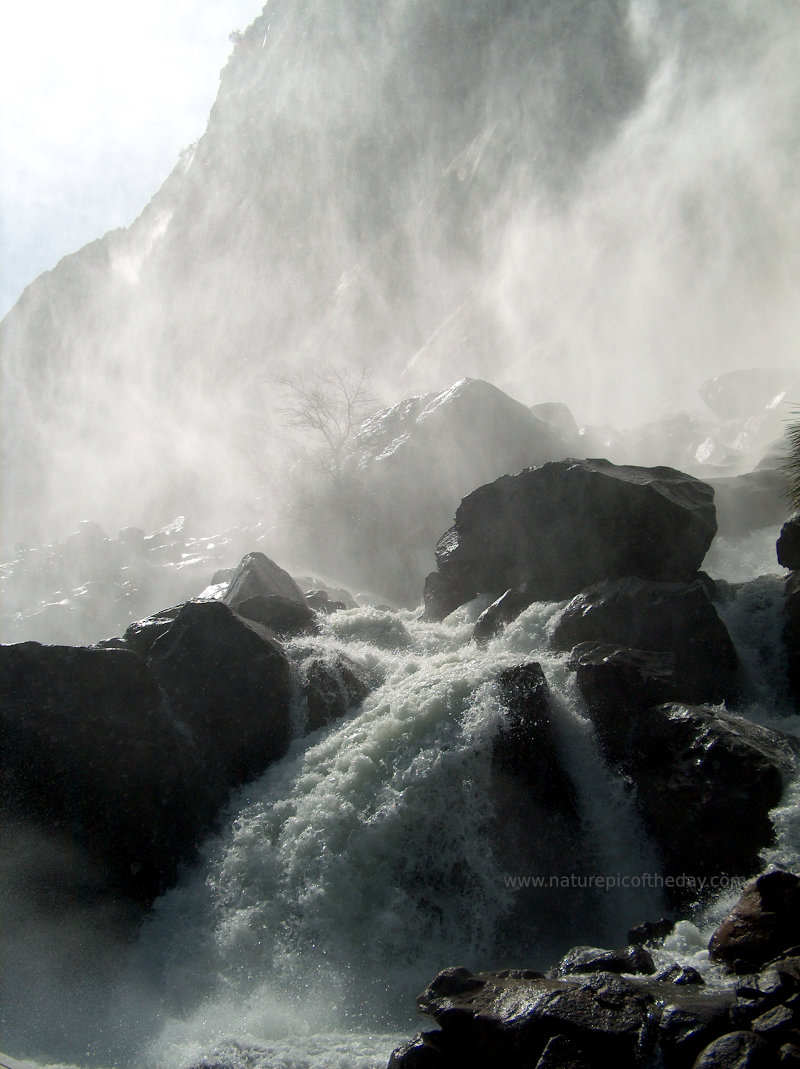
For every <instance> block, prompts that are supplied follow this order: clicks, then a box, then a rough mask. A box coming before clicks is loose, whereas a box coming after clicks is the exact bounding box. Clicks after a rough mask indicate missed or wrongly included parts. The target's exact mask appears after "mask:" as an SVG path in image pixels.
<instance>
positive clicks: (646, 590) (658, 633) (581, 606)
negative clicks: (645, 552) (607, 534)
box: [551, 578, 737, 702]
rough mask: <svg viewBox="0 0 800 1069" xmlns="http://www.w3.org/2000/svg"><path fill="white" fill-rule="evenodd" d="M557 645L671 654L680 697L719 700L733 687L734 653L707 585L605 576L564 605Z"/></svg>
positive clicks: (556, 630) (554, 637)
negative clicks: (608, 645) (592, 645)
mask: <svg viewBox="0 0 800 1069" xmlns="http://www.w3.org/2000/svg"><path fill="white" fill-rule="evenodd" d="M551 641H552V644H553V646H554V647H555V648H556V649H559V650H569V649H571V648H573V647H575V646H577V645H579V644H580V643H584V642H595V643H612V644H616V645H620V646H627V647H629V648H630V649H635V650H643V651H644V650H650V651H655V652H659V653H666V654H672V655H673V656H674V658H675V688H676V689H675V694H676V696H677V697H679V698H680V700H682V701H688V702H708V701H721V700H723V699H724V698H727V697H731V696H732V695H733V694H734V693H735V689H736V668H737V657H736V651H735V649H734V646H733V642H732V641H731V638H730V635H729V634H728V631H727V628H726V627H725V625H724V624H723V622H722V620H721V619H720V618H719V616H718V615H717V612H716V609H715V608H714V606H713V604H712V602H711V600H710V598H709V597H708V594H707V592H706V589H705V586H704V585H703V584H702V583H701V582H699V581H697V582H694V583H691V584H684V583H654V582H646V581H643V580H640V579H632V578H625V579H609V580H607V581H605V582H603V583H599V584H597V585H596V586H593V587H591V588H590V589H589V590H587V591H585V592H584V593H583V594H579V595H578V596H577V597H575V598H573V600H572V601H571V602H570V603H569V605H567V606H566V608H565V609H564V611H563V613H562V614H561V616H560V617H559V619H558V621H557V623H556V626H555V628H554V630H553V634H552V639H551Z"/></svg>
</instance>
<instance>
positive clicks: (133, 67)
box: [0, 0, 264, 315]
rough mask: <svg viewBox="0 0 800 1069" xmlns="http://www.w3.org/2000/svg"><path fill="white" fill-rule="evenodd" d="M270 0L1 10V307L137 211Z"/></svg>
mask: <svg viewBox="0 0 800 1069" xmlns="http://www.w3.org/2000/svg"><path fill="white" fill-rule="evenodd" d="M263 6H264V0H137V2H136V3H135V4H128V3H124V4H123V3H120V2H119V0H72V2H71V3H69V4H65V3H63V0H30V2H28V3H25V2H23V0H10V2H9V4H7V5H6V6H5V8H4V13H3V15H2V16H0V315H2V314H4V313H5V312H6V311H7V310H8V308H9V307H10V306H11V305H12V304H13V303H14V301H16V299H17V297H18V296H19V294H20V292H21V291H22V289H23V288H24V286H26V285H27V284H28V283H29V282H31V281H32V280H33V279H34V278H35V277H36V276H37V275H39V274H41V272H42V271H46V270H48V269H49V268H51V267H54V266H55V264H56V263H57V262H58V260H60V259H61V257H62V256H64V255H66V254H67V253H69V252H74V251H75V250H76V249H78V248H80V247H81V246H82V245H85V244H86V243H87V242H88V241H91V240H93V239H94V238H97V237H100V236H101V235H102V234H104V233H105V232H106V231H107V230H110V229H112V228H114V227H118V226H125V225H127V224H129V223H130V222H132V221H133V219H134V218H135V217H136V216H137V215H138V214H139V212H140V211H141V210H142V208H143V207H144V206H145V204H146V203H147V201H148V200H149V199H150V197H151V195H152V194H153V193H154V192H155V190H156V189H157V188H158V187H159V186H160V185H161V183H162V182H163V181H164V179H165V178H166V177H167V175H168V174H169V172H170V171H171V169H172V167H173V166H174V164H175V162H176V161H177V158H178V153H179V152H180V150H181V149H182V148H184V147H185V146H186V145H188V144H191V143H192V142H193V141H195V140H197V138H198V137H199V136H200V135H201V134H202V132H203V130H204V128H205V124H206V119H207V117H208V112H209V110H210V108H211V105H212V104H213V102H214V97H215V95H216V92H217V85H218V81H219V71H220V69H221V68H222V67H223V66H224V64H225V61H226V59H227V57H228V55H229V54H230V51H231V48H232V45H231V42H230V40H229V35H230V33H231V32H232V31H233V30H241V29H244V27H245V26H247V25H248V24H249V23H250V22H252V20H253V19H254V18H255V17H256V15H258V14H259V13H260V12H261V9H262V7H263Z"/></svg>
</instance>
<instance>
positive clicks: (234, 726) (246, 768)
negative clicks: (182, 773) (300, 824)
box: [148, 596, 302, 791]
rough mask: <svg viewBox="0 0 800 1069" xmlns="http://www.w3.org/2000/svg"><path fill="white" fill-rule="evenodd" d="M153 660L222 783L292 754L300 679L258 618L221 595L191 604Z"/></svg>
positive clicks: (214, 778)
mask: <svg viewBox="0 0 800 1069" xmlns="http://www.w3.org/2000/svg"><path fill="white" fill-rule="evenodd" d="M301 597H302V596H301ZM148 663H149V665H150V667H151V669H152V671H153V674H154V675H155V677H156V679H157V681H158V683H159V685H160V686H161V688H162V690H163V691H164V694H165V695H166V698H167V701H168V702H169V705H170V708H171V709H172V710H173V712H174V714H175V715H176V716H177V717H178V718H180V719H181V720H182V721H183V722H184V723H185V724H186V725H187V726H188V728H189V730H190V731H191V733H192V736H193V741H194V745H195V747H196V748H197V750H198V751H199V752H200V753H202V754H203V755H206V757H207V758H210V759H211V761H210V767H209V768H208V770H207V775H208V778H209V780H210V781H211V782H212V783H216V784H217V785H218V787H219V789H221V790H224V791H227V790H230V789H231V788H233V787H236V786H238V785H240V784H241V783H244V782H245V781H246V780H248V779H250V778H252V777H253V776H256V775H259V774H260V773H261V772H263V771H264V769H265V768H267V766H268V765H269V764H271V763H272V762H273V761H275V760H277V759H278V758H279V757H282V756H283V754H284V753H285V752H286V749H287V747H288V745H289V739H290V736H291V702H292V698H293V695H294V693H295V686H296V680H295V676H294V673H293V671H292V668H291V665H290V663H289V661H288V659H287V657H286V654H285V653H284V652H283V650H282V649H281V647H280V646H279V645H278V643H277V642H275V641H274V639H273V638H272V637H271V636H270V634H269V632H268V631H267V630H266V629H265V628H263V627H261V625H260V624H256V623H253V621H251V620H245V619H244V618H243V617H241V616H239V615H237V614H236V613H235V612H234V611H233V610H232V609H230V608H228V606H227V605H224V604H223V603H222V602H220V601H205V602H203V601H197V602H187V604H186V605H184V606H183V607H182V608H181V610H180V612H179V613H178V615H177V616H176V618H175V621H174V623H173V625H172V627H171V628H170V629H169V631H167V632H166V633H165V634H164V635H162V636H161V637H160V638H159V639H157V640H156V642H155V643H154V644H153V647H152V649H151V651H150V657H149V662H148Z"/></svg>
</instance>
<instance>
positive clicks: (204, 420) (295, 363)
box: [0, 0, 800, 545]
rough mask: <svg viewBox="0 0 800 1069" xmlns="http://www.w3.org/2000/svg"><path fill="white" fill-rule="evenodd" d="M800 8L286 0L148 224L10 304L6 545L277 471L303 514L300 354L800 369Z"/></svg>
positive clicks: (559, 396) (192, 511)
mask: <svg viewBox="0 0 800 1069" xmlns="http://www.w3.org/2000/svg"><path fill="white" fill-rule="evenodd" d="M799 22H800V14H799V13H798V12H797V11H796V9H795V8H794V7H792V6H789V5H786V4H784V3H780V2H778V0H770V2H767V3H764V4H761V5H759V8H758V10H757V11H754V10H753V9H752V8H751V6H750V5H747V4H742V3H739V2H735V0H724V2H723V0H720V2H718V3H715V4H713V5H709V4H708V3H699V2H692V3H687V4H682V5H680V7H679V8H674V7H673V6H672V5H669V4H666V3H659V2H655V0H631V2H630V3H612V2H611V0H607V2H602V3H597V2H591V3H589V2H584V3H581V4H578V5H569V6H567V5H562V4H559V3H556V2H541V0H536V2H534V0H529V2H525V3H497V4H492V5H486V4H485V3H478V2H471V3H466V4H465V3H460V4H452V3H445V2H441V3H436V4H430V3H428V2H423V0H402V2H401V0H384V2H383V3H379V4H370V5H342V4H337V5H313V4H300V3H291V4H290V3H287V2H285V0H273V2H271V3H270V4H268V5H267V6H266V7H265V9H264V12H263V14H262V15H261V16H260V17H259V18H258V19H256V20H255V22H254V23H253V24H252V26H251V27H250V28H249V29H248V30H247V31H246V32H245V33H244V34H242V35H240V36H239V38H238V41H237V44H236V48H235V50H234V53H233V56H232V58H231V60H230V61H229V63H228V66H227V67H226V68H225V70H224V71H223V75H222V81H221V86H220V94H219V97H218V100H217V103H216V105H215V107H214V109H213V111H212V114H211V118H210V121H209V126H208V130H207V132H206V134H205V136H204V137H203V138H202V139H201V141H200V142H199V143H198V144H197V145H196V146H195V147H194V148H193V149H192V150H190V151H187V152H186V153H185V154H184V156H183V158H182V160H181V161H180V163H179V165H178V167H177V168H176V170H175V172H174V173H173V175H172V176H171V177H170V179H169V180H168V182H167V183H166V184H165V186H164V187H163V188H162V189H161V190H160V191H159V193H158V194H157V195H156V196H155V197H154V199H153V201H152V202H151V204H150V205H149V206H148V208H147V209H146V211H145V212H144V213H143V214H142V216H141V217H140V218H139V219H138V220H137V221H136V222H135V223H134V224H133V225H132V226H131V228H130V229H129V230H128V231H116V232H113V233H112V234H109V235H107V236H106V238H104V239H103V240H102V241H101V242H97V243H94V244H93V245H91V246H87V247H86V248H85V249H83V250H81V252H79V253H78V254H76V255H75V256H73V257H71V258H67V259H66V260H65V261H63V262H62V263H61V264H60V265H59V266H58V268H57V269H56V270H55V271H53V272H50V273H48V274H47V275H44V276H42V277H41V278H40V279H39V280H38V281H37V282H36V283H35V284H34V285H33V286H31V287H29V289H28V290H27V291H26V292H25V294H24V295H23V297H22V298H21V300H20V301H19V303H18V305H17V306H16V307H15V309H13V310H12V312H11V313H10V314H9V315H8V316H7V317H6V320H5V321H4V323H3V325H2V328H1V335H2V336H1V337H0V344H2V353H3V395H2V396H3V401H2V403H3V407H4V419H3V435H4V444H3V466H4V480H3V483H4V486H3V497H4V501H3V504H4V521H3V537H4V540H5V542H6V544H7V545H8V544H11V543H13V541H14V540H15V539H20V538H22V539H26V538H44V537H46V536H47V534H49V533H50V531H52V530H54V529H58V530H62V531H65V530H67V529H69V527H70V526H74V524H75V522H76V521H77V520H78V519H82V518H88V517H91V518H93V519H96V520H98V521H99V522H100V523H101V524H103V525H104V526H105V527H107V528H108V529H110V530H113V529H114V525H118V526H122V525H124V524H128V523H135V524H143V525H145V526H148V525H150V526H157V525H159V524H161V523H163V522H165V520H168V519H170V518H171V517H172V516H173V515H174V514H176V513H177V512H182V513H188V514H189V515H191V516H198V515H210V516H213V517H214V520H213V521H212V522H215V521H216V518H217V517H219V516H222V517H226V516H227V515H228V514H229V510H230V509H231V508H233V507H235V506H237V505H241V504H242V503H249V502H251V501H252V500H253V499H254V497H255V496H256V495H257V494H261V495H262V496H263V498H264V501H263V502H262V504H261V505H260V506H259V509H260V512H261V514H262V515H263V514H264V513H269V515H268V516H266V521H267V522H268V523H274V524H275V525H276V527H279V526H280V519H281V515H282V513H281V504H282V502H283V501H284V499H285V498H286V496H287V494H289V493H290V492H291V491H290V482H291V479H290V474H289V466H290V461H291V457H288V456H287V455H286V454H285V453H283V452H282V450H281V447H280V434H279V432H280V431H281V427H280V422H281V420H280V413H279V412H276V406H275V393H274V389H272V387H271V386H270V382H271V376H273V375H274V372H275V370H276V369H277V368H278V367H282V368H285V367H287V366H288V367H290V368H295V369H297V370H298V371H299V372H312V373H313V369H314V368H315V367H318V366H320V365H325V366H328V365H334V366H339V367H343V368H356V369H360V368H363V367H365V368H367V370H368V371H369V373H370V375H371V381H372V383H373V386H374V388H375V392H376V393H377V394H379V395H380V396H381V397H382V398H383V399H385V400H386V401H393V400H396V399H398V398H400V397H402V396H406V395H408V394H411V393H415V392H419V391H421V390H427V389H436V390H439V389H441V388H442V387H444V386H446V385H448V384H449V383H451V382H452V381H454V380H455V379H458V378H461V377H463V376H464V375H473V376H477V377H483V378H487V379H489V380H490V381H493V382H495V383H496V384H497V385H499V386H501V387H502V388H504V389H506V390H508V391H509V392H510V393H511V394H512V396H514V397H517V398H519V399H520V400H522V401H525V402H526V403H534V402H539V401H551V400H555V401H566V402H567V403H568V404H570V405H571V406H572V407H573V409H574V411H575V413H576V415H577V416H578V418H579V420H580V421H586V420H591V421H595V422H603V423H608V422H611V423H618V424H622V425H625V424H631V423H638V422H643V421H644V420H646V419H650V418H654V417H655V416H657V415H660V414H662V413H663V412H665V411H668V410H669V409H671V408H672V409H674V408H676V407H686V406H687V405H691V404H692V403H694V401H693V399H694V396H695V391H696V388H697V386H698V385H699V384H700V383H701V382H702V381H703V380H704V379H705V378H707V377H709V376H711V375H714V374H718V373H720V372H721V371H724V370H727V369H732V368H736V367H740V366H780V365H789V366H791V365H792V363H793V362H794V360H795V352H794V338H795V337H796V335H797V317H798V311H797V309H798V307H800V303H798V301H797V285H798V284H797V278H798V277H800V275H798V272H797V270H796V267H797V261H798V253H799V252H800V232H799V231H798V199H799V198H798V193H797V188H796V183H795V181H794V173H795V161H794V151H795V150H794V147H793V146H794V145H795V144H796V136H797V121H798V120H797V117H796V109H795V107H794V101H795V100H796V98H797V89H798V78H800V75H798V73H797V69H796V63H795V62H794V59H795V57H796V53H797V44H798V40H800V26H799V25H798V23H799ZM254 457H256V458H257V463H256V464H253V463H252V460H253V458H254ZM265 473H268V474H267V475H265Z"/></svg>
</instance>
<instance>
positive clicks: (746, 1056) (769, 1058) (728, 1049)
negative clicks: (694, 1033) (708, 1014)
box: [692, 1032, 776, 1069]
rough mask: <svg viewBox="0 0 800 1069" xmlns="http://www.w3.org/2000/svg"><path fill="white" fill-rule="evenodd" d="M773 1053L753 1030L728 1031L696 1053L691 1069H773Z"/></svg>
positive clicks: (774, 1063)
mask: <svg viewBox="0 0 800 1069" xmlns="http://www.w3.org/2000/svg"><path fill="white" fill-rule="evenodd" d="M775 1065H776V1062H775V1060H774V1053H773V1051H772V1050H771V1049H770V1047H769V1044H768V1043H767V1041H766V1040H765V1039H764V1038H763V1036H759V1035H756V1033H755V1032H728V1033H727V1034H726V1035H724V1036H720V1037H719V1038H718V1039H715V1040H714V1041H713V1042H712V1043H709V1045H708V1046H707V1047H706V1048H705V1049H704V1050H702V1051H701V1052H700V1054H698V1056H697V1059H696V1061H695V1062H694V1065H693V1066H692V1069H773V1067H774V1066H775Z"/></svg>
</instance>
